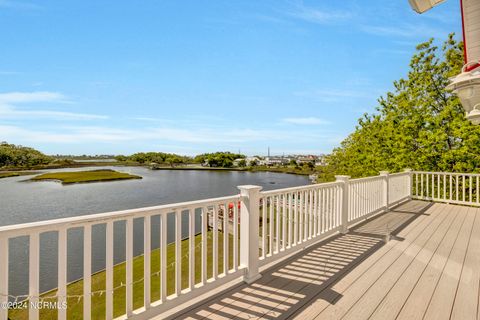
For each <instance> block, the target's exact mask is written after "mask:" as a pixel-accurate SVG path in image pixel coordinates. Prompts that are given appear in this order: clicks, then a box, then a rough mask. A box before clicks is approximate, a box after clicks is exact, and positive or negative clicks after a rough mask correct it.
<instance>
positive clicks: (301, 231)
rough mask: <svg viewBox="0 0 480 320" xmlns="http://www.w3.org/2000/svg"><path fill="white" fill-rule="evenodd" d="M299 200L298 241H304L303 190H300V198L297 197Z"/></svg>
mask: <svg viewBox="0 0 480 320" xmlns="http://www.w3.org/2000/svg"><path fill="white" fill-rule="evenodd" d="M299 202H300V222H299V228H298V233H299V240H300V241H299V242H300V243H301V242H303V241H304V237H305V217H304V215H305V209H304V208H305V207H304V202H305V192H304V191H300V199H299Z"/></svg>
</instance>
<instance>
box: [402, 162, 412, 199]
mask: <svg viewBox="0 0 480 320" xmlns="http://www.w3.org/2000/svg"><path fill="white" fill-rule="evenodd" d="M403 172H406V173H408V183H407V185H408V200H412V195H413V171H412V169H409V168H406V169H404V170H403Z"/></svg>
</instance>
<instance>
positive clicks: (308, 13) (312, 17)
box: [288, 5, 352, 24]
mask: <svg viewBox="0 0 480 320" xmlns="http://www.w3.org/2000/svg"><path fill="white" fill-rule="evenodd" d="M288 15H290V16H292V17H295V18H298V19H301V20H304V21H307V22H311V23H318V24H331V23H336V22H339V21H345V20H348V19H350V18H352V13H349V12H345V11H334V10H321V9H317V8H311V7H307V6H304V5H299V6H296V7H295V8H294V9H293V10H291V11H289V12H288Z"/></svg>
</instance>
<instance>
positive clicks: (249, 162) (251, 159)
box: [245, 157, 264, 166]
mask: <svg viewBox="0 0 480 320" xmlns="http://www.w3.org/2000/svg"><path fill="white" fill-rule="evenodd" d="M245 162H246V163H247V166H251V165H252V164H253V163H256V164H257V165H264V164H263V163H264V160H262V159H260V158H258V157H246V158H245Z"/></svg>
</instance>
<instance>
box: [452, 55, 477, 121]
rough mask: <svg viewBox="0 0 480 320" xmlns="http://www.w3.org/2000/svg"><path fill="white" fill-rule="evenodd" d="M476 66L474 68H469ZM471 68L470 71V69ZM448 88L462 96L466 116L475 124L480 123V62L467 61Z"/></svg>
mask: <svg viewBox="0 0 480 320" xmlns="http://www.w3.org/2000/svg"><path fill="white" fill-rule="evenodd" d="M471 66H475V68H474V69H469V68H470V67H471ZM468 70H469V71H468ZM450 80H451V81H452V82H451V83H450V84H449V85H448V86H447V90H452V91H453V92H454V93H456V94H457V95H458V97H459V98H460V102H461V103H462V106H463V108H464V109H465V113H466V117H467V119H468V120H470V121H471V122H472V123H473V124H480V64H479V63H477V62H470V63H467V64H466V65H465V66H463V68H462V73H460V74H459V75H458V76H456V77H454V78H451V79H450Z"/></svg>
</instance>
